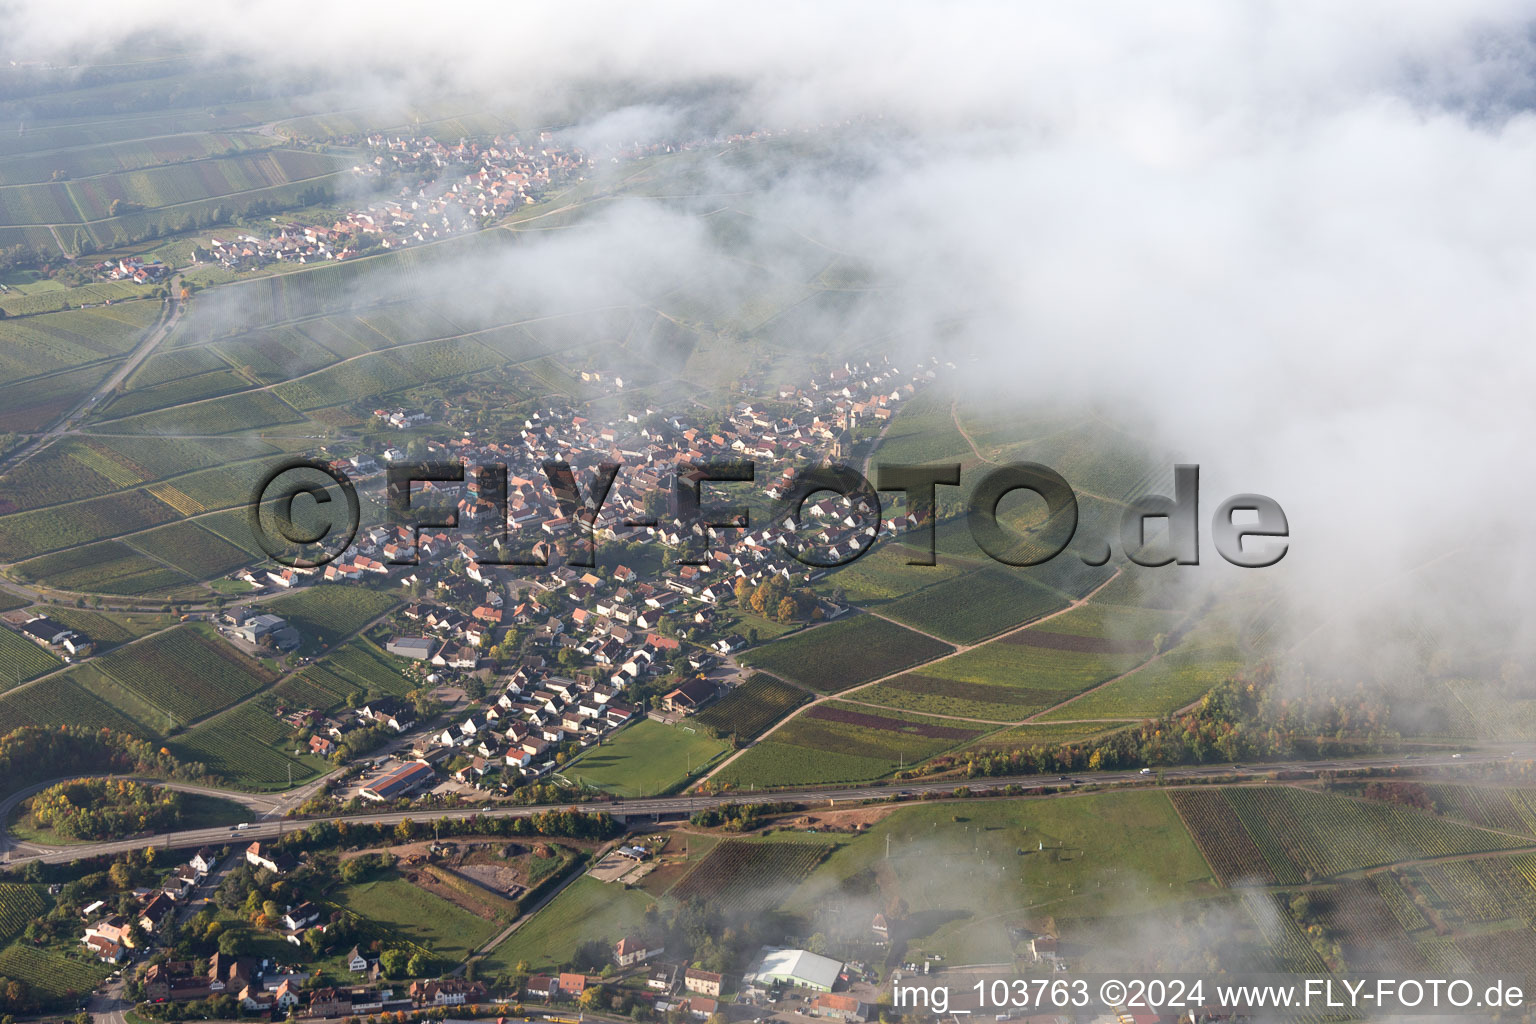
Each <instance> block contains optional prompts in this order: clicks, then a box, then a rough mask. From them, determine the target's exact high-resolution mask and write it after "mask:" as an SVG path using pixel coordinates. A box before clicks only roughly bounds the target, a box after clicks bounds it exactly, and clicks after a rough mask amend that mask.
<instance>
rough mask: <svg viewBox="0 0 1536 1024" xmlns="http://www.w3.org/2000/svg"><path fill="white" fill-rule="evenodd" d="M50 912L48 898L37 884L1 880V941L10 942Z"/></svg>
mask: <svg viewBox="0 0 1536 1024" xmlns="http://www.w3.org/2000/svg"><path fill="white" fill-rule="evenodd" d="M47 912H48V900H47V898H46V897H45V896H44V895H43V890H42V889H41V888H40V887H38V886H35V885H21V884H19V883H16V882H0V943H3V942H10V941H11V940H12V939H14V938H15V937H16V936H18V935H20V934H21V933H22V932H24V931H26V928H27V925H29V924H31V923H32V921H33V920H35V919H36V918H39V917H42V916H43V915H44V914H45V913H47Z"/></svg>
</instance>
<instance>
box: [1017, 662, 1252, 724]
mask: <svg viewBox="0 0 1536 1024" xmlns="http://www.w3.org/2000/svg"><path fill="white" fill-rule="evenodd" d="M1243 663H1244V660H1243V658H1242V657H1241V655H1240V653H1239V652H1238V651H1237V650H1236V648H1235V647H1234V646H1232V645H1230V644H1221V643H1216V642H1212V643H1210V644H1209V645H1207V646H1202V645H1198V644H1194V643H1187V644H1185V645H1181V646H1179V647H1178V648H1176V649H1175V650H1174V651H1172V652H1171V653H1169V654H1167V655H1164V656H1163V657H1162V658H1159V659H1158V660H1157V661H1154V662H1152V663H1150V664H1148V665H1145V666H1143V667H1142V668H1139V669H1137V670H1136V671H1135V672H1132V673H1131V674H1129V675H1127V676H1125V677H1124V678H1122V679H1117V680H1115V681H1114V682H1112V683H1110V684H1109V685H1108V686H1104V687H1101V688H1100V689H1097V690H1095V691H1093V692H1092V693H1089V694H1085V695H1084V696H1083V697H1081V698H1079V699H1078V700H1074V701H1071V702H1070V703H1067V704H1064V705H1062V706H1061V707H1059V708H1056V709H1054V710H1052V711H1051V712H1050V713H1048V714H1045V715H1042V716H1041V721H1044V722H1049V721H1052V720H1053V719H1071V718H1155V717H1157V716H1159V715H1165V714H1169V713H1171V712H1173V711H1176V710H1178V709H1179V708H1182V707H1184V706H1185V705H1187V704H1190V703H1193V702H1194V701H1197V700H1199V699H1200V698H1201V697H1202V696H1204V695H1205V694H1206V693H1208V692H1209V691H1210V690H1211V688H1212V687H1214V686H1215V685H1216V684H1217V683H1220V682H1221V681H1223V680H1225V679H1230V678H1232V676H1233V675H1234V674H1235V673H1236V672H1237V671H1238V670H1239V669H1241V668H1242V667H1243Z"/></svg>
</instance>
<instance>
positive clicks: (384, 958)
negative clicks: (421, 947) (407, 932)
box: [379, 949, 411, 978]
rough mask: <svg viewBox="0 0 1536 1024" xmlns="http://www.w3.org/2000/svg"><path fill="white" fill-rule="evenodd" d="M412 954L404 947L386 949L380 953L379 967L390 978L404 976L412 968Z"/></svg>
mask: <svg viewBox="0 0 1536 1024" xmlns="http://www.w3.org/2000/svg"><path fill="white" fill-rule="evenodd" d="M410 966H411V954H410V952H409V951H408V950H404V949H386V950H385V951H384V952H382V953H380V954H379V967H380V968H382V969H383V971H384V976H385V977H388V978H404V977H406V972H407V971H408V970H410Z"/></svg>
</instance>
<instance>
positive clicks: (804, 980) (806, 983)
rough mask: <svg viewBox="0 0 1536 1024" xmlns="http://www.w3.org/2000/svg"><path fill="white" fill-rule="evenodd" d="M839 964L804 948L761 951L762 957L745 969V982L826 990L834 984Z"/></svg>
mask: <svg viewBox="0 0 1536 1024" xmlns="http://www.w3.org/2000/svg"><path fill="white" fill-rule="evenodd" d="M842 973H843V965H842V964H841V963H839V962H838V961H836V960H833V959H831V958H829V957H824V956H820V955H818V954H816V953H812V952H810V951H809V950H805V949H775V948H773V947H768V948H765V949H764V950H763V955H762V957H761V958H760V959H759V960H758V961H757V963H756V964H754V965H753V967H752V969H751V970H750V971H748V972H747V981H748V982H755V983H756V984H759V985H777V984H785V985H794V986H796V987H798V988H808V989H811V990H813V991H816V992H830V991H832V986H834V985H836V984H837V978H838V975H840V974H842Z"/></svg>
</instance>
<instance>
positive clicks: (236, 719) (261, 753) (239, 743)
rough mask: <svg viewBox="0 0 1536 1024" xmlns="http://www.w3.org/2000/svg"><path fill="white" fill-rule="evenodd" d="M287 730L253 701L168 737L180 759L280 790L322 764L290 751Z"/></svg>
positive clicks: (247, 784)
mask: <svg viewBox="0 0 1536 1024" xmlns="http://www.w3.org/2000/svg"><path fill="white" fill-rule="evenodd" d="M292 735H293V730H292V729H290V728H289V727H288V726H287V724H286V723H284V722H282V721H281V720H279V719H277V718H276V717H274V716H273V715H272V713H271V712H270V711H268V710H267V709H266V708H264V707H262V706H260V705H259V703H254V702H253V703H247V704H242V705H240V706H239V707H236V708H232V709H230V710H229V711H227V712H225V713H224V714H221V715H218V716H216V717H214V718H211V719H209V720H208V721H206V722H203V723H202V724H201V725H198V726H196V727H194V728H192V729H189V730H188V731H187V732H185V733H183V734H182V735H180V736H178V737H177V738H176V739H175V740H174V741H172V742H171V744H170V747H171V750H172V751H173V752H174V753H175V754H176V756H177V757H179V758H181V759H183V760H185V761H200V762H202V763H203V764H205V765H207V766H208V769H209V771H212V772H214V773H216V774H218V775H221V776H223V777H224V778H225V779H227V780H229V782H230V783H231V784H233V785H236V786H239V787H241V788H243V789H256V790H272V789H286V788H287V787H288V782H289V779H290V778H291V779H292V780H293V784H294V785H299V784H300V783H303V782H308V781H309V780H310V779H312V778H313V777H314V776H315V775H317V774H318V773H319V772H320V771H321V770H322V766H323V765H324V764H325V762H324V761H322V760H321V759H319V758H315V757H311V756H309V755H304V756H301V757H295V756H291V755H290V754H289V753H287V752H285V751H287V750H291V749H292V742H291V737H292Z"/></svg>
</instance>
